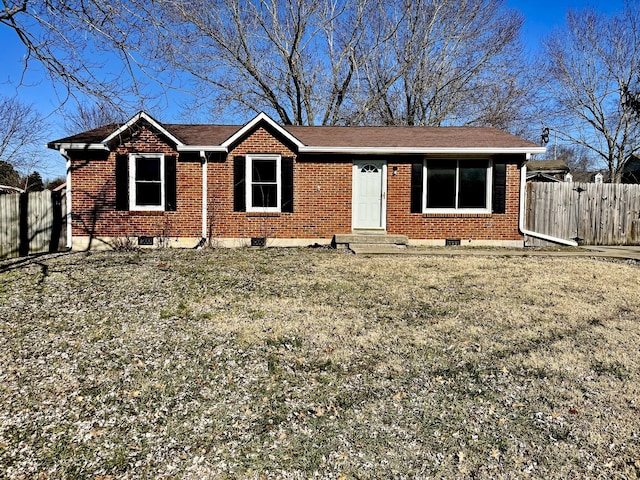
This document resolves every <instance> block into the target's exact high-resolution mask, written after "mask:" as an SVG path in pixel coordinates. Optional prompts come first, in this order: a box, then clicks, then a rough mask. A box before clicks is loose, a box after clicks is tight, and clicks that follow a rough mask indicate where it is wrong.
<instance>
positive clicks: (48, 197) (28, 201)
mask: <svg viewBox="0 0 640 480" xmlns="http://www.w3.org/2000/svg"><path fill="white" fill-rule="evenodd" d="M66 210H67V209H66V201H65V193H64V192H51V191H49V190H45V191H43V192H32V193H22V194H19V195H18V194H9V195H0V258H9V257H18V256H25V255H30V254H34V253H47V252H57V251H59V250H62V249H64V248H65V245H66Z"/></svg>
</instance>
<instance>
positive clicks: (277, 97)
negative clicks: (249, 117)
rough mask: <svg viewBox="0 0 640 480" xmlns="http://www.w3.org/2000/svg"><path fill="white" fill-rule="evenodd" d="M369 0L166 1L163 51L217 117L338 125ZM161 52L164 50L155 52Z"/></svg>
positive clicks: (355, 60) (355, 61)
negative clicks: (240, 114)
mask: <svg viewBox="0 0 640 480" xmlns="http://www.w3.org/2000/svg"><path fill="white" fill-rule="evenodd" d="M368 4H369V0H356V1H355V2H348V1H333V0H259V1H254V0H219V1H216V2H213V1H209V0H194V1H191V2H171V1H168V2H165V8H166V10H165V13H166V14H167V16H166V17H164V19H163V23H164V25H165V29H164V31H165V34H166V35H167V37H165V38H163V39H162V40H161V42H162V43H163V45H165V48H164V49H163V50H162V52H163V53H164V54H165V55H170V57H169V58H170V63H171V64H172V65H173V66H174V68H177V69H184V70H186V71H187V72H189V73H190V74H191V75H192V76H193V78H194V80H195V81H196V83H197V84H198V85H199V88H198V90H199V91H201V90H202V89H203V88H206V91H207V92H208V93H209V95H208V96H207V103H209V102H212V103H213V104H214V106H215V107H216V108H215V110H219V109H227V108H229V107H231V108H237V109H239V110H241V111H244V112H246V111H250V112H257V111H260V110H267V111H269V112H270V113H272V114H274V115H275V116H276V117H277V118H278V119H279V121H281V122H282V123H284V124H297V125H301V124H310V125H313V124H314V123H316V122H320V123H337V122H338V121H340V118H341V117H340V112H341V109H342V108H343V106H344V104H345V102H346V101H347V99H348V95H349V88H350V85H351V82H352V81H353V78H354V72H355V71H356V68H357V59H356V58H355V51H356V46H357V44H358V41H359V39H360V38H361V37H362V35H363V33H362V32H363V31H364V25H363V22H364V19H365V17H366V11H367V8H368ZM157 50H158V51H160V49H157Z"/></svg>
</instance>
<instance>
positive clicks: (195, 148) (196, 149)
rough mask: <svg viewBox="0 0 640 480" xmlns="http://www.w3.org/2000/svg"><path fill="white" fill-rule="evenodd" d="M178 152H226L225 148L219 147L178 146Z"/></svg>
mask: <svg viewBox="0 0 640 480" xmlns="http://www.w3.org/2000/svg"><path fill="white" fill-rule="evenodd" d="M177 150H178V151H179V152H203V151H204V152H227V150H228V149H227V148H226V147H222V146H220V145H179V146H178V148H177Z"/></svg>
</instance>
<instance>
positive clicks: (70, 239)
mask: <svg viewBox="0 0 640 480" xmlns="http://www.w3.org/2000/svg"><path fill="white" fill-rule="evenodd" d="M60 154H61V155H62V156H63V157H64V159H65V160H66V162H67V179H66V183H67V188H66V190H67V191H66V192H65V200H66V202H67V214H66V215H65V217H66V223H67V245H66V247H67V249H69V250H71V247H72V246H73V234H72V228H71V157H69V155H67V150H66V149H64V148H61V149H60Z"/></svg>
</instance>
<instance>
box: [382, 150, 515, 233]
mask: <svg viewBox="0 0 640 480" xmlns="http://www.w3.org/2000/svg"><path fill="white" fill-rule="evenodd" d="M394 166H396V167H397V168H398V170H397V174H396V176H393V175H392V171H393V167H394ZM387 171H388V172H389V173H388V178H387V199H388V200H387V202H388V203H387V232H388V233H390V234H403V235H407V236H408V237H409V238H410V239H415V240H439V239H447V238H451V239H462V240H465V239H466V240H469V239H472V240H521V239H522V235H520V233H519V231H518V215H519V200H518V199H519V195H520V170H519V168H518V166H517V164H516V163H513V164H508V165H507V191H506V208H505V213H504V214H422V213H410V211H411V203H410V200H411V197H410V194H411V165H410V164H394V163H390V164H389V168H388V169H387Z"/></svg>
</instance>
